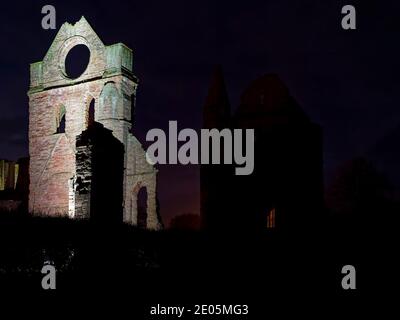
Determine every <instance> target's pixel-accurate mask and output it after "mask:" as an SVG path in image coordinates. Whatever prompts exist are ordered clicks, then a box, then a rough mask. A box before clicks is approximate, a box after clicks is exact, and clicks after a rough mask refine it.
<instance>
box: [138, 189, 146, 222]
mask: <svg viewBox="0 0 400 320" xmlns="http://www.w3.org/2000/svg"><path fill="white" fill-rule="evenodd" d="M137 226H138V227H139V228H143V229H146V227H147V190H146V188H144V187H143V188H141V189H140V190H139V193H138V195H137Z"/></svg>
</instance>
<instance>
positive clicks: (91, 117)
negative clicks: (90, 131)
mask: <svg viewBox="0 0 400 320" xmlns="http://www.w3.org/2000/svg"><path fill="white" fill-rule="evenodd" d="M94 105H95V100H94V98H93V99H92V100H91V101H90V104H89V108H88V111H87V112H88V113H87V127H88V128H89V127H91V126H93V124H94V121H95V117H94V114H95V110H94Z"/></svg>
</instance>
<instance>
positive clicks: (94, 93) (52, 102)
mask: <svg viewBox="0 0 400 320" xmlns="http://www.w3.org/2000/svg"><path fill="white" fill-rule="evenodd" d="M82 44H83V45H85V46H87V48H88V49H89V51H90V58H89V63H88V65H87V68H86V70H85V71H84V72H83V73H82V74H81V75H80V76H79V77H77V78H74V79H72V78H69V77H68V74H67V72H66V68H65V59H66V57H67V55H68V53H69V51H70V50H71V49H72V48H74V47H75V46H77V45H82ZM132 58H133V55H132V51H131V49H129V48H128V47H126V46H125V45H124V44H122V43H117V44H114V45H110V46H105V45H104V44H103V42H102V41H101V40H100V39H99V37H98V36H97V34H96V33H95V32H94V31H93V29H92V28H91V27H90V25H89V24H88V22H87V21H86V19H85V18H84V17H82V18H81V19H80V20H79V21H78V22H77V23H75V24H74V25H71V24H69V23H64V24H63V25H62V26H61V28H60V30H59V32H58V33H57V36H56V37H55V39H54V41H53V43H52V45H51V46H50V48H49V50H48V52H47V54H46V55H45V57H44V59H43V61H40V62H36V63H33V64H31V68H30V72H31V83H30V89H29V92H28V96H29V153H30V159H31V160H30V195H29V209H30V211H31V212H32V213H33V214H40V215H51V216H59V215H61V216H69V217H71V218H75V217H76V214H75V210H76V208H77V206H78V203H77V201H78V200H77V197H76V194H75V193H76V183H77V181H76V168H77V162H76V152H77V148H76V138H77V136H79V135H80V134H81V133H82V132H83V131H85V130H86V129H87V127H88V125H89V123H90V122H93V120H94V121H96V122H97V123H100V124H101V125H103V126H104V128H106V129H109V130H111V131H112V135H113V136H114V137H115V138H116V139H118V141H120V142H121V143H122V145H123V146H124V156H123V157H124V159H123V162H124V168H123V197H122V198H123V201H122V204H121V206H122V210H123V220H124V222H126V223H129V224H133V225H136V224H137V209H136V207H137V205H136V204H135V203H133V202H135V201H136V198H137V193H138V191H139V189H140V188H142V187H143V188H147V194H148V198H147V228H149V229H159V228H160V226H161V223H160V221H159V219H158V216H157V213H156V174H157V171H156V169H155V168H154V167H153V166H151V165H150V164H148V163H147V161H146V158H145V152H144V150H143V148H142V146H141V144H140V143H139V141H138V140H137V139H136V138H135V137H134V136H133V135H132V134H131V129H132V123H133V119H132V108H133V106H132V105H133V102H134V97H135V94H136V89H137V79H136V77H135V76H134V74H133V73H132ZM93 105H94V106H93ZM91 108H93V110H91ZM91 116H92V117H94V119H91ZM62 121H65V127H63V126H64V124H62ZM109 170H113V168H111V167H110V168H109ZM138 186H140V187H138ZM87 210H90V208H88V209H87ZM87 213H88V215H87V216H90V212H87Z"/></svg>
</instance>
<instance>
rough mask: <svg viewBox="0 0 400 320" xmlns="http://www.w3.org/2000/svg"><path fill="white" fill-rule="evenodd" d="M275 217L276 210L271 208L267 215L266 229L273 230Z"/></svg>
mask: <svg viewBox="0 0 400 320" xmlns="http://www.w3.org/2000/svg"><path fill="white" fill-rule="evenodd" d="M275 215H276V209H275V208H272V209H271V210H270V211H269V212H268V215H267V228H268V229H273V228H275Z"/></svg>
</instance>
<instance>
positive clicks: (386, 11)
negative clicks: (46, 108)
mask: <svg viewBox="0 0 400 320" xmlns="http://www.w3.org/2000/svg"><path fill="white" fill-rule="evenodd" d="M216 2H217V1H215V0H214V1H187V0H186V1H175V0H170V1H143V0H142V1H119V0H113V1H101V0H100V1H78V2H74V1H63V2H58V1H50V2H49V1H45V2H42V1H38V2H29V1H23V2H22V1H5V2H3V3H2V6H1V19H0V32H1V43H2V45H1V51H0V63H1V68H0V72H1V77H0V83H1V86H0V101H1V102H0V158H6V159H17V158H19V157H22V156H27V155H28V140H27V131H28V97H27V94H26V93H27V90H28V86H29V64H30V63H31V62H35V61H39V60H42V59H43V57H44V55H45V53H46V51H47V49H48V48H49V47H50V44H51V43H52V40H53V39H54V37H55V35H56V33H57V30H58V29H59V27H60V26H61V24H62V23H64V22H65V21H68V22H70V23H74V22H76V21H77V20H79V18H80V17H81V16H82V15H84V16H85V17H86V18H87V20H88V22H89V23H90V24H91V26H92V27H93V29H94V30H95V31H96V33H97V34H98V35H99V37H100V39H102V41H103V42H104V44H106V45H109V44H113V43H117V42H123V43H125V44H126V45H127V46H129V47H130V48H132V49H133V51H134V73H135V74H136V76H137V77H138V78H139V80H140V84H139V89H138V95H137V105H136V123H135V124H134V132H135V135H136V136H138V137H139V139H140V140H141V141H142V142H144V138H145V135H146V132H147V131H148V130H149V129H151V128H167V126H168V121H169V120H177V121H178V126H179V128H181V129H182V128H185V127H190V128H196V129H198V128H199V127H200V125H201V111H202V106H203V104H204V101H205V97H206V94H207V90H208V86H209V80H210V76H211V72H212V69H213V66H214V65H215V64H222V66H223V69H224V73H225V79H226V84H227V88H228V93H229V97H230V101H231V105H232V107H233V108H236V106H237V105H238V104H239V98H240V94H241V92H242V91H243V90H244V88H245V87H246V86H247V85H248V84H249V82H250V81H252V80H253V79H255V78H257V77H258V76H261V75H263V74H265V73H277V74H278V75H279V76H280V77H281V79H282V80H283V81H284V82H285V83H286V85H287V86H288V87H289V89H290V91H291V93H292V95H293V96H294V97H295V99H296V100H297V101H298V102H299V104H300V105H301V106H302V107H303V109H304V110H305V112H306V113H307V114H308V115H309V116H310V118H311V119H312V120H313V121H314V122H317V123H319V124H320V125H321V126H322V127H323V132H324V168H325V178H326V183H329V179H330V176H331V175H332V172H334V170H335V168H337V166H338V165H340V164H341V163H343V162H344V161H346V160H348V159H350V158H352V157H354V156H357V155H361V154H366V153H369V152H370V150H371V149H373V148H374V146H375V145H376V144H377V143H379V141H381V140H382V139H385V137H386V136H387V135H389V134H390V132H393V131H395V130H396V128H398V127H400V105H399V103H398V94H397V92H396V91H397V90H398V88H400V77H399V74H400V50H399V48H400V46H399V44H398V42H399V37H398V35H399V31H400V23H399V21H400V3H399V2H398V1H395V0H393V1H388V0H385V1H368V2H367V1H362V2H363V3H361V2H357V1H338V0H336V1H333V0H332V1H329V0H326V1H320V0H318V1H317V0H315V1H309V0H302V1H300V0H298V1H294V0H291V1H290V0H274V1H269V0H263V1H259V2H256V1H249V0H247V1H237V3H236V4H234V3H233V1H218V4H216ZM45 4H52V5H54V6H55V7H56V10H57V30H43V29H42V28H41V19H42V16H43V15H42V14H41V8H42V6H43V5H45ZM346 4H352V5H354V6H355V7H356V10H357V30H349V31H345V30H343V29H342V28H341V18H342V14H341V8H342V6H344V5H346ZM159 170H160V173H159V197H160V202H161V213H162V216H163V218H164V221H166V222H167V223H168V220H169V219H170V217H171V216H174V215H176V214H181V213H199V179H198V178H199V174H198V168H197V167H196V166H181V165H177V166H160V167H159Z"/></svg>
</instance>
